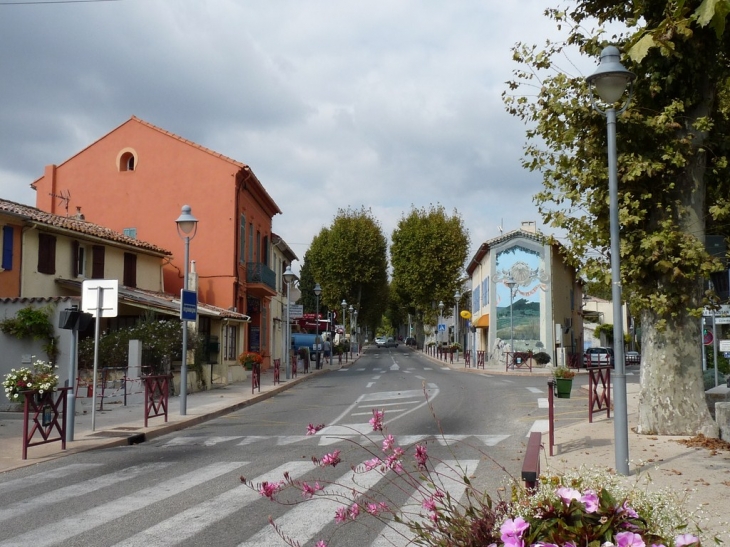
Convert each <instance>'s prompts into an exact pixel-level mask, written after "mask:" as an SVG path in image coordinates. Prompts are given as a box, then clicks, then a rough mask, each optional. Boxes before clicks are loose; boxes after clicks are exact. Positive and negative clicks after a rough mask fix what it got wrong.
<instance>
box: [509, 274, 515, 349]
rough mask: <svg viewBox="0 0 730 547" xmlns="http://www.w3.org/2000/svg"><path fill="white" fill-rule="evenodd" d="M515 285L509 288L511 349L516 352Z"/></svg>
mask: <svg viewBox="0 0 730 547" xmlns="http://www.w3.org/2000/svg"><path fill="white" fill-rule="evenodd" d="M514 291H515V289H514V287H510V288H509V350H510V351H511V352H512V353H514V352H515V324H514V321H513V317H512V302H513V301H514V296H515V292H514Z"/></svg>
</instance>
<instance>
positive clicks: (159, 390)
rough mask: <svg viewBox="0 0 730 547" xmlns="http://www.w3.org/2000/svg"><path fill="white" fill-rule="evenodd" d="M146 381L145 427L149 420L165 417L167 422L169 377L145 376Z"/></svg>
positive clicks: (170, 375) (143, 378)
mask: <svg viewBox="0 0 730 547" xmlns="http://www.w3.org/2000/svg"><path fill="white" fill-rule="evenodd" d="M142 380H143V381H144V426H145V427H147V421H148V419H149V418H155V417H157V416H164V417H165V422H167V406H168V402H169V399H170V380H172V374H169V375H167V376H143V377H142Z"/></svg>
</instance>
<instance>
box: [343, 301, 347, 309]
mask: <svg viewBox="0 0 730 547" xmlns="http://www.w3.org/2000/svg"><path fill="white" fill-rule="evenodd" d="M346 307H347V300H345V299H344V298H343V299H342V309H343V310H344V309H345V308H346Z"/></svg>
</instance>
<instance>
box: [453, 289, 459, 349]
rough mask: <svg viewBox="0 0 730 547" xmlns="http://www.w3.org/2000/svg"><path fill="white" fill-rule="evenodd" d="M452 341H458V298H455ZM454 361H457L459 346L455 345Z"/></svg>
mask: <svg viewBox="0 0 730 547" xmlns="http://www.w3.org/2000/svg"><path fill="white" fill-rule="evenodd" d="M454 343H456V344H458V343H459V300H458V299H457V300H456V313H455V314H454ZM456 361H457V362H458V361H459V346H456Z"/></svg>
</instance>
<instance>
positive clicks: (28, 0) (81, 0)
mask: <svg viewBox="0 0 730 547" xmlns="http://www.w3.org/2000/svg"><path fill="white" fill-rule="evenodd" d="M123 1H124V0H24V1H22V2H0V6H30V5H32V4H89V3H92V2H123Z"/></svg>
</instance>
